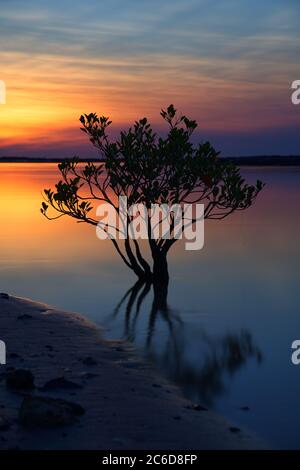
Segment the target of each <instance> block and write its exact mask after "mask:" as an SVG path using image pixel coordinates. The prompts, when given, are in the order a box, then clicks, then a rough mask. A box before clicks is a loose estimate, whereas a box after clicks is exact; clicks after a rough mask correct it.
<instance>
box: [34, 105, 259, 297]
mask: <svg viewBox="0 0 300 470" xmlns="http://www.w3.org/2000/svg"><path fill="white" fill-rule="evenodd" d="M161 116H162V117H163V119H164V120H165V121H166V123H167V124H168V126H169V132H168V134H167V136H166V137H165V138H162V137H159V136H157V135H156V134H155V133H154V132H153V130H152V128H151V125H150V124H149V123H148V121H147V119H146V118H144V119H141V120H140V121H137V122H135V124H134V125H133V127H130V128H129V130H128V131H122V132H121V134H120V137H119V138H118V139H117V140H116V141H113V142H112V141H111V140H110V139H109V136H108V133H107V130H108V127H109V126H110V124H111V121H110V120H109V118H107V117H104V116H102V117H98V116H97V114H94V113H92V114H89V115H86V114H85V115H83V116H81V117H80V122H81V124H82V127H81V130H82V131H83V132H84V133H86V134H87V135H88V137H89V139H90V141H91V143H92V144H93V145H94V146H95V147H96V148H97V149H98V150H99V151H100V154H101V157H102V159H101V161H99V163H93V162H88V163H87V164H85V165H83V166H82V165H81V164H80V162H79V159H78V158H74V159H72V160H67V161H64V162H62V163H60V164H59V165H58V168H59V170H60V173H61V176H62V179H61V180H60V181H59V182H58V183H57V184H56V185H55V190H51V189H46V190H45V191H44V196H45V202H43V203H42V208H41V212H42V214H43V215H45V216H46V217H47V218H48V219H55V218H59V217H62V216H70V217H73V218H74V219H76V220H77V221H79V222H86V223H88V224H91V225H94V226H97V225H99V223H100V222H99V220H98V219H97V218H96V217H95V214H94V210H93V209H94V206H93V203H106V204H109V205H110V206H111V207H112V208H113V209H114V211H115V212H116V214H118V215H120V211H121V209H120V206H119V205H118V202H117V201H118V200H119V197H120V196H126V197H127V201H128V206H132V205H134V204H143V205H144V207H146V214H145V218H146V219H147V222H148V224H147V226H148V242H147V243H148V248H149V249H150V250H149V251H150V253H151V257H152V261H151V262H150V261H149V259H148V258H147V256H146V255H145V252H144V250H143V249H144V244H143V243H141V241H140V240H136V239H132V238H130V236H128V233H127V232H126V233H125V234H124V233H123V235H125V236H124V237H123V238H125V239H121V240H120V239H116V238H111V241H112V243H113V245H114V247H115V249H116V250H117V252H118V254H119V255H120V257H121V258H122V260H123V261H124V263H125V264H126V265H127V266H128V267H129V268H130V269H131V270H132V271H133V272H134V273H135V274H136V275H137V277H138V278H139V280H140V281H142V282H146V283H149V282H150V283H153V285H154V287H155V286H157V290H158V291H159V292H160V294H159V295H160V299H159V298H158V297H157V299H158V301H159V302H162V301H163V299H164V298H166V294H167V285H168V280H169V274H168V264H167V256H168V253H169V251H170V249H171V247H172V246H173V245H174V243H175V242H176V241H177V239H178V238H176V233H175V232H176V224H175V215H174V213H172V212H171V213H170V214H169V219H168V221H169V230H170V237H169V238H165V237H164V236H163V234H161V236H160V237H158V238H156V239H155V238H152V235H151V223H150V217H151V207H152V205H153V204H160V205H161V204H166V205H168V206H172V205H174V204H179V205H183V204H185V203H189V204H196V203H201V204H204V207H205V209H204V218H205V219H224V218H225V217H228V216H229V215H230V214H232V213H233V212H235V211H240V210H245V209H247V208H248V207H250V206H251V205H252V203H253V202H254V200H255V199H256V197H257V195H258V193H259V192H260V190H261V189H262V187H263V184H262V183H261V182H260V181H257V183H256V184H255V185H254V186H253V185H248V184H247V183H246V182H245V180H244V179H243V178H242V176H241V174H240V171H239V169H238V168H237V167H236V166H235V165H233V164H232V163H231V162H228V161H224V160H222V159H219V158H218V155H219V153H218V152H216V151H215V150H214V148H213V147H212V146H211V145H210V143H209V142H204V143H200V144H198V145H193V143H192V142H191V136H192V134H193V132H194V130H195V129H196V127H197V123H196V121H193V120H190V119H188V118H187V117H186V116H178V114H177V112H176V109H175V108H174V106H173V105H170V106H169V107H168V108H167V110H166V111H165V110H162V111H161ZM49 206H51V207H52V209H54V210H55V212H57V213H58V214H57V215H51V214H49ZM126 217H127V226H128V225H130V223H131V222H132V221H133V219H134V217H133V216H131V215H128V214H127V215H126ZM195 222H196V219H193V218H192V219H191V224H194V223H195ZM161 223H162V221H161V220H160V224H161ZM103 228H104V230H106V231H107V233H109V229H110V227H108V226H107V225H105V224H104V225H103ZM115 228H117V227H115ZM117 230H118V233H120V232H121V229H120V228H117ZM183 231H184V227H183ZM162 290H165V293H163V292H162Z"/></svg>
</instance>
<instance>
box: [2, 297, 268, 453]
mask: <svg viewBox="0 0 300 470" xmlns="http://www.w3.org/2000/svg"><path fill="white" fill-rule="evenodd" d="M0 340H3V341H5V343H6V347H7V364H6V365H0V418H2V420H5V422H7V423H9V425H8V426H7V427H6V428H5V427H4V430H1V429H0V449H16V448H18V449H45V450H51V449H53V450H58V449H67V450H69V449H89V450H92V449H99V450H108V449H109V450H114V449H124V450H137V449H143V450H152V449H153V450H154V449H155V450H156V449H157V450H167V449H169V450H171V449H181V450H184V449H189V450H201V449H209V450H211V449H262V448H266V446H265V445H264V444H263V443H262V441H260V439H258V438H255V437H254V436H252V435H250V434H248V433H247V432H245V431H243V430H239V429H237V428H236V426H235V425H233V424H232V423H229V422H228V421H227V420H226V419H224V418H223V417H222V416H220V415H218V414H216V413H214V412H212V411H208V410H201V409H200V410H199V409H193V406H192V405H193V404H192V403H190V402H189V401H188V400H186V399H185V398H183V396H182V395H181V393H180V391H179V389H178V388H177V387H176V386H174V385H172V384H170V383H169V382H168V381H166V380H165V379H164V378H162V377H161V376H160V375H159V373H158V372H157V371H156V370H155V368H154V367H153V366H152V365H151V364H149V363H147V362H145V361H144V360H143V359H141V358H140V357H138V356H137V353H136V352H135V351H134V349H133V348H132V347H131V346H130V344H128V343H126V342H122V341H105V340H104V339H103V338H102V335H101V329H99V328H98V327H97V326H96V325H94V324H93V323H91V322H90V321H88V320H87V319H86V318H84V317H82V316H81V315H79V314H75V313H68V312H64V311H60V310H58V309H54V308H52V307H50V306H48V305H45V304H41V303H36V302H32V301H30V300H27V299H21V298H16V297H12V296H10V297H9V299H5V298H0ZM87 358H88V359H87ZM12 367H14V368H16V369H20V368H21V369H27V370H30V371H31V372H32V373H33V375H34V377H35V385H36V389H35V390H34V391H33V392H32V395H36V396H43V397H45V396H47V397H52V398H61V399H64V400H68V401H72V402H75V403H77V404H80V405H81V406H82V407H83V408H84V409H85V414H84V415H83V416H80V417H78V418H77V420H76V422H75V423H74V424H72V425H69V426H64V427H55V428H36V427H33V428H31V427H24V426H23V425H21V424H20V422H19V419H18V414H19V409H20V405H21V402H22V400H23V398H24V392H16V391H13V390H10V389H9V388H8V387H7V385H6V376H7V371H8V370H11V369H10V368H12ZM62 376H63V377H65V379H66V380H70V381H72V382H75V383H78V384H80V385H82V388H79V389H74V390H73V389H68V388H64V387H62V388H61V389H60V388H58V389H56V390H52V391H47V392H42V391H41V390H39V388H40V387H42V386H43V385H44V384H45V383H46V382H47V381H49V380H51V379H55V378H58V377H62ZM26 393H28V392H26Z"/></svg>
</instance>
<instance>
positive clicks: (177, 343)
mask: <svg viewBox="0 0 300 470" xmlns="http://www.w3.org/2000/svg"><path fill="white" fill-rule="evenodd" d="M151 290H152V293H153V298H152V302H151V305H150V308H149V309H148V316H147V326H146V334H145V339H144V344H143V348H144V351H145V354H146V356H147V358H148V359H150V360H151V361H153V362H155V363H156V365H157V366H158V367H159V368H160V369H164V370H165V372H166V373H167V375H168V376H169V377H170V378H171V379H172V380H173V381H174V382H176V383H177V384H178V385H180V386H181V387H182V388H183V390H184V392H185V394H186V395H187V396H189V397H190V398H191V399H192V400H194V401H199V402H201V403H203V404H206V405H212V404H213V403H214V400H215V399H216V398H217V397H218V396H220V395H222V394H224V393H225V392H226V383H227V382H229V381H230V379H231V378H232V377H233V376H234V375H235V374H236V373H237V372H238V371H239V370H240V369H242V368H243V367H244V366H245V365H246V364H247V362H249V360H251V359H252V360H254V361H255V362H256V363H258V364H259V363H260V362H261V361H262V359H263V357H262V353H261V351H260V349H259V348H258V347H257V346H256V345H255V343H254V341H253V339H252V335H251V333H250V332H249V331H247V330H243V329H242V330H240V331H238V332H236V333H231V332H230V333H227V334H224V335H222V336H215V335H209V334H207V333H206V331H205V329H204V328H203V327H202V328H201V327H197V329H195V328H192V329H191V328H190V326H189V325H186V324H185V323H184V322H183V320H182V319H181V318H180V316H179V314H178V312H176V311H175V310H174V309H172V308H171V307H170V306H169V304H168V285H167V284H165V285H158V284H156V285H155V284H152V283H143V282H141V281H138V282H137V283H136V284H134V286H133V287H131V289H129V290H128V291H127V292H126V294H125V295H124V296H123V298H122V299H121V300H120V302H119V303H118V305H117V306H116V308H115V310H114V312H113V318H115V319H116V317H117V316H119V318H120V315H122V314H123V313H124V327H123V328H124V331H123V335H124V338H126V339H128V340H129V341H131V342H133V343H135V342H137V336H138V335H140V334H141V330H142V329H143V328H144V327H142V326H141V325H140V324H139V319H140V318H143V320H144V319H145V299H146V298H147V296H148V294H149V293H150V291H151ZM142 311H143V315H141V312H142ZM122 321H123V320H122ZM163 332H164V333H163Z"/></svg>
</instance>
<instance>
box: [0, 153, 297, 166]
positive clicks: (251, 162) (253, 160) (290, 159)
mask: <svg viewBox="0 0 300 470" xmlns="http://www.w3.org/2000/svg"><path fill="white" fill-rule="evenodd" d="M223 158H224V160H231V161H232V162H234V163H235V164H236V165H238V166H300V155H286V156H283V155H269V156H266V155H261V156H249V157H223ZM62 160H65V159H63V158H43V157H14V156H11V157H8V156H3V157H0V163H59V162H61V161H62ZM80 161H82V162H87V161H91V162H99V161H101V159H99V158H82V159H80Z"/></svg>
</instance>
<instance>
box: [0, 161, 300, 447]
mask: <svg viewBox="0 0 300 470" xmlns="http://www.w3.org/2000/svg"><path fill="white" fill-rule="evenodd" d="M243 172H244V173H245V175H246V177H247V178H249V179H250V180H254V179H256V178H260V179H262V180H263V181H265V182H266V183H267V187H266V188H265V190H264V192H263V193H262V194H261V196H260V198H259V200H258V201H257V203H256V204H255V206H254V207H252V208H251V209H250V210H248V211H247V212H241V213H239V214H236V215H234V216H232V217H231V218H230V219H226V220H224V221H221V222H220V221H210V222H209V223H206V226H205V247H204V249H203V250H202V251H200V252H186V251H184V247H183V244H182V243H179V244H178V246H177V247H175V248H174V250H173V252H171V253H170V274H171V282H170V288H169V297H168V311H167V312H153V309H152V300H153V298H152V292H151V291H150V292H149V293H148V294H147V296H146V297H145V298H144V301H143V302H142V304H141V307H140V310H139V311H138V310H137V309H136V304H133V306H132V307H130V305H128V300H129V297H128V298H127V299H125V301H124V303H123V304H122V305H121V306H120V308H119V310H116V307H117V305H118V303H119V302H120V301H121V299H122V297H123V296H124V294H125V292H126V291H128V289H130V288H131V287H132V285H133V284H134V282H135V278H134V276H133V275H132V274H131V272H129V271H128V269H127V268H126V267H125V266H123V264H122V262H121V261H120V259H119V257H118V255H117V254H116V253H115V252H114V250H113V248H112V246H111V243H110V242H109V241H105V242H104V241H99V240H98V239H97V238H96V235H95V232H94V230H93V228H91V227H89V226H85V225H83V224H76V222H74V221H73V220H68V219H60V220H58V221H55V222H49V221H47V220H46V219H44V218H43V217H42V215H41V214H40V212H39V207H40V201H41V191H42V189H43V188H47V187H50V186H51V185H53V184H54V182H55V181H56V180H57V169H56V165H53V164H1V166H0V218H1V232H0V247H1V248H0V250H1V263H0V286H1V291H6V292H9V293H11V294H15V295H18V296H25V297H31V298H33V299H35V300H40V301H44V302H47V303H50V304H52V305H54V306H58V307H60V308H64V309H67V310H73V311H79V312H81V313H83V314H85V315H87V316H88V317H89V318H91V319H92V320H94V321H96V322H98V323H99V324H102V325H103V324H104V325H105V326H106V328H107V332H106V334H107V336H108V337H109V338H123V337H126V338H129V339H130V341H132V342H133V343H134V344H135V346H136V347H137V348H138V349H139V351H140V352H141V354H144V355H145V356H146V357H147V358H149V359H150V360H151V361H153V362H154V363H155V364H156V366H157V367H158V368H159V369H160V370H161V371H162V372H163V373H164V374H165V375H166V376H167V377H169V378H170V379H171V380H173V381H174V382H176V383H178V384H179V385H180V386H181V387H182V390H183V392H184V393H185V394H186V396H188V397H190V398H191V399H192V400H193V401H194V402H200V403H202V404H204V405H206V406H208V407H209V408H213V409H215V410H218V411H220V412H222V413H223V414H224V415H226V416H228V417H229V418H230V419H231V420H232V421H234V422H235V423H236V424H237V425H241V426H243V427H246V428H248V429H249V430H250V431H253V432H255V433H257V434H258V435H259V436H261V437H263V438H264V439H266V440H267V441H268V442H269V443H271V445H272V446H274V447H280V448H289V447H290V448H300V438H299V437H298V435H299V433H298V422H299V421H300V407H299V406H298V397H299V393H300V366H299V367H297V366H293V365H292V364H291V360H290V356H291V343H292V341H293V340H294V339H298V338H300V311H299V306H300V289H299V262H300V248H299V238H300V237H299V236H300V218H299V205H300V169H298V168H289V169H287V168H271V169H270V168H251V169H250V168H249V169H244V170H243ZM25 340H26V339H25ZM8 347H9V345H8ZM245 407H246V408H245ZM241 408H243V409H241ZM248 408H249V409H248Z"/></svg>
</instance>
